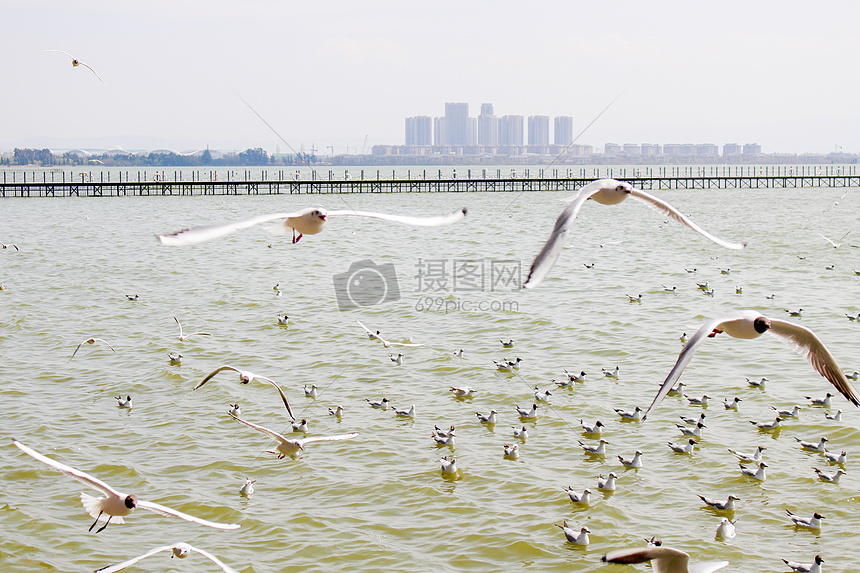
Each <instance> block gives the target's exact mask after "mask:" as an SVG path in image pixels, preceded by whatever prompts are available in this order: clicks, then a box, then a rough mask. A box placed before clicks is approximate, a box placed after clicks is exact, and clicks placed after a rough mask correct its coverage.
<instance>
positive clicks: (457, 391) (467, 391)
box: [451, 386, 478, 398]
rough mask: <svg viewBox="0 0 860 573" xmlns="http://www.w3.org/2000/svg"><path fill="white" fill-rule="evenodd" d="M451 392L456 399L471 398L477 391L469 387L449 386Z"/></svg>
mask: <svg viewBox="0 0 860 573" xmlns="http://www.w3.org/2000/svg"><path fill="white" fill-rule="evenodd" d="M451 392H452V393H453V394H454V396H455V397H456V398H471V397H472V396H474V395H475V394H476V393H477V392H478V391H477V390H475V389H474V388H472V387H471V386H462V387H456V386H451Z"/></svg>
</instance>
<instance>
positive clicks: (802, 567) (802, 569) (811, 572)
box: [783, 555, 824, 573]
mask: <svg viewBox="0 0 860 573" xmlns="http://www.w3.org/2000/svg"><path fill="white" fill-rule="evenodd" d="M783 562H785V564H786V566H787V567H788V568H789V569H791V570H793V571H796V572H797V573H821V572H822V567H821V564H822V563H824V559H822V558H821V555H816V556H815V561H813V562H812V563H797V562H795V561H789V560H787V559H783Z"/></svg>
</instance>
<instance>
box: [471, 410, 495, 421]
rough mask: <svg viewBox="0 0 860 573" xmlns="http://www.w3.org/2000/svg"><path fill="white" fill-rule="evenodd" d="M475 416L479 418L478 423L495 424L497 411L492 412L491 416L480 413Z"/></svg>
mask: <svg viewBox="0 0 860 573" xmlns="http://www.w3.org/2000/svg"><path fill="white" fill-rule="evenodd" d="M475 415H476V416H477V417H478V421H479V422H481V423H483V424H495V423H496V411H495V410H490V413H489V414H482V413H480V412H475Z"/></svg>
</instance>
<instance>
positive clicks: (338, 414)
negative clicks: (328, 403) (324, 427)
mask: <svg viewBox="0 0 860 573" xmlns="http://www.w3.org/2000/svg"><path fill="white" fill-rule="evenodd" d="M328 414H329V416H335V417H337V418H341V417H343V406H341V405H340V404H338V405H337V408H334V409H332V408H329V409H328Z"/></svg>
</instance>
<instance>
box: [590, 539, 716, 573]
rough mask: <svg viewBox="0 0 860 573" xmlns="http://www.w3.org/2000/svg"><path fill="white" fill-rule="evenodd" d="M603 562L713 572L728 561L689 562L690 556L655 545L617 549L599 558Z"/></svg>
mask: <svg viewBox="0 0 860 573" xmlns="http://www.w3.org/2000/svg"><path fill="white" fill-rule="evenodd" d="M600 560H601V561H603V562H604V563H626V564H628V565H630V564H633V563H645V562H646V561H650V562H651V568H652V569H653V571H654V573H713V572H714V571H718V570H720V569H722V568H724V567H728V565H729V562H728V561H702V562H699V563H690V556H689V555H688V554H687V553H684V552H683V551H681V550H679V549H673V548H672V547H666V546H665V545H663V546H655V547H646V548H644V549H643V548H636V549H618V550H616V551H612V552H610V553H607V554H606V555H604V556H603V557H601V558H600Z"/></svg>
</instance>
